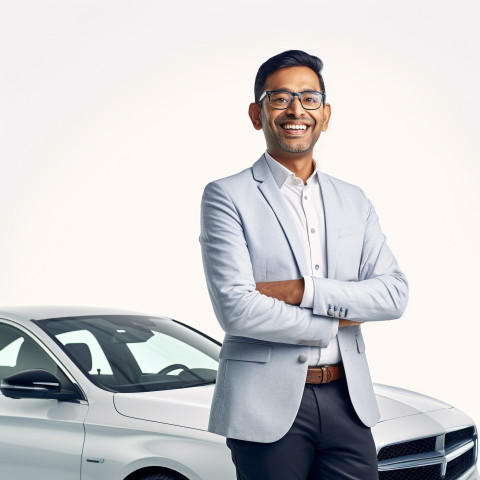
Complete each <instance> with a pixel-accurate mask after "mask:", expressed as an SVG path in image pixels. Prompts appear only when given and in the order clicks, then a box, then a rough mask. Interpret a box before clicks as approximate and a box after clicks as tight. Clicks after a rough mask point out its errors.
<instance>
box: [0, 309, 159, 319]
mask: <svg viewBox="0 0 480 480" xmlns="http://www.w3.org/2000/svg"><path fill="white" fill-rule="evenodd" d="M84 315H143V316H147V315H148V314H146V313H142V312H138V311H132V310H123V309H119V308H111V307H91V306H84V305H17V306H8V307H0V318H7V319H10V320H16V321H19V322H22V323H26V322H29V321H30V320H42V319H45V318H61V317H79V316H84ZM151 316H155V317H163V316H161V315H151ZM163 318H166V317H163Z"/></svg>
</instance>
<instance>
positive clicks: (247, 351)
mask: <svg viewBox="0 0 480 480" xmlns="http://www.w3.org/2000/svg"><path fill="white" fill-rule="evenodd" d="M271 352H272V346H271V345H264V344H261V343H249V342H236V341H227V342H224V343H223V345H222V349H221V350H220V358H221V359H225V360H243V361H244V362H260V363H265V362H269V361H270V354H271Z"/></svg>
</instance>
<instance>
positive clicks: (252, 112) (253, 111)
mask: <svg viewBox="0 0 480 480" xmlns="http://www.w3.org/2000/svg"><path fill="white" fill-rule="evenodd" d="M248 116H249V117H250V120H251V121H252V124H253V128H255V130H261V129H262V109H261V108H260V105H258V103H251V104H250V106H249V107H248Z"/></svg>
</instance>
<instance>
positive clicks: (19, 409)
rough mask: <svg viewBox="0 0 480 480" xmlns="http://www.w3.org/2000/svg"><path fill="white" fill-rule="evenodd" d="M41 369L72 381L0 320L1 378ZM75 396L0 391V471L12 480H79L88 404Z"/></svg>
mask: <svg viewBox="0 0 480 480" xmlns="http://www.w3.org/2000/svg"><path fill="white" fill-rule="evenodd" d="M38 368H41V369H45V370H47V371H49V372H51V373H53V374H54V375H56V376H57V377H58V378H60V380H61V381H62V386H63V385H65V383H68V382H70V380H69V379H68V377H67V376H66V375H65V373H64V370H63V367H62V368H61V367H60V366H59V365H58V363H57V361H56V360H55V359H54V358H53V357H52V355H51V354H50V353H47V350H46V348H45V347H44V346H43V345H41V344H40V342H39V341H38V340H37V339H36V338H35V337H33V336H31V335H29V334H28V333H27V332H26V331H25V330H23V329H22V328H21V327H18V326H15V325H13V324H9V323H8V322H6V321H4V320H1V319H0V381H1V379H3V378H5V377H7V376H9V375H12V374H14V373H17V372H20V371H23V370H30V369H38ZM81 397H82V396H81V395H80V394H79V399H78V400H72V401H58V400H50V399H30V398H21V399H14V398H7V397H5V396H4V395H2V394H1V392H0V471H1V475H0V476H1V477H2V478H10V479H15V480H27V479H28V480H30V479H36V480H79V479H80V474H81V472H80V468H81V457H82V448H83V441H84V427H83V421H84V419H85V416H86V414H87V409H88V405H87V402H86V401H85V399H82V398H81Z"/></svg>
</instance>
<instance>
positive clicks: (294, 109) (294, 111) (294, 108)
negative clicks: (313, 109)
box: [287, 96, 305, 117]
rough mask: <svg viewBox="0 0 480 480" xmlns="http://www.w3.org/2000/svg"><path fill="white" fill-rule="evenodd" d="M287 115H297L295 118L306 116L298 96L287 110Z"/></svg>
mask: <svg viewBox="0 0 480 480" xmlns="http://www.w3.org/2000/svg"><path fill="white" fill-rule="evenodd" d="M287 113H289V114H291V115H295V117H300V116H301V115H305V109H304V108H303V107H302V104H301V102H300V98H298V97H297V96H295V97H293V101H292V103H291V105H290V106H289V107H288V108H287Z"/></svg>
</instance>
